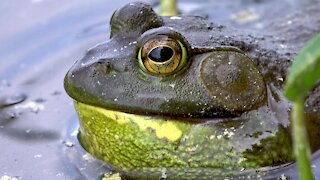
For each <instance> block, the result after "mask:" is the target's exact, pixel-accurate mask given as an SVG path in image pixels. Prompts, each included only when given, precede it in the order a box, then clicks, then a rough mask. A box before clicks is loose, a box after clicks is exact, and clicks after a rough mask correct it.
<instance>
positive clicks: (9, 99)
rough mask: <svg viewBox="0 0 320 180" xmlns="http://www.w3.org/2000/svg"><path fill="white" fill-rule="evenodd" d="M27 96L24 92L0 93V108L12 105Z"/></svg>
mask: <svg viewBox="0 0 320 180" xmlns="http://www.w3.org/2000/svg"><path fill="white" fill-rule="evenodd" d="M26 98H27V95H26V94H24V93H13V94H8V95H5V94H1V95H0V109H1V108H4V107H6V106H10V105H14V104H18V103H21V102H23V101H24V100H25V99H26Z"/></svg>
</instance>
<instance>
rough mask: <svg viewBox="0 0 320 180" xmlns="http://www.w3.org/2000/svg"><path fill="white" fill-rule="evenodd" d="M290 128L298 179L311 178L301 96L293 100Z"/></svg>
mask: <svg viewBox="0 0 320 180" xmlns="http://www.w3.org/2000/svg"><path fill="white" fill-rule="evenodd" d="M292 128H293V130H292V134H293V143H294V153H295V156H296V160H297V164H298V171H299V176H300V179H303V180H312V179H314V178H313V174H312V170H311V166H310V147H309V141H308V136H307V130H306V126H305V119H304V99H303V98H301V99H297V100H296V101H295V102H293V109H292Z"/></svg>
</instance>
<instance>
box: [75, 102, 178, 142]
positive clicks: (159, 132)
mask: <svg viewBox="0 0 320 180" xmlns="http://www.w3.org/2000/svg"><path fill="white" fill-rule="evenodd" d="M75 104H76V106H78V107H79V108H84V109H88V110H90V111H95V112H98V113H100V114H102V115H103V116H104V117H107V118H109V119H112V120H114V121H116V122H117V123H119V124H120V125H122V124H128V123H134V124H137V125H138V126H139V128H140V130H142V131H146V130H148V129H151V130H153V131H154V132H155V134H156V136H157V137H158V138H159V139H167V140H169V141H171V142H175V141H178V140H180V139H181V137H182V130H181V129H180V128H179V127H178V126H177V125H176V124H177V123H179V122H176V121H172V120H165V119H161V118H154V117H151V116H141V115H134V114H128V113H123V112H118V111H111V110H106V109H103V108H100V107H95V106H90V105H86V104H83V103H79V102H78V103H75Z"/></svg>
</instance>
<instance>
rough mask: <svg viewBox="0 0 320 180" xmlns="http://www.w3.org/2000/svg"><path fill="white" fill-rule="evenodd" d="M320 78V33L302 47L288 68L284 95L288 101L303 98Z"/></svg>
mask: <svg viewBox="0 0 320 180" xmlns="http://www.w3.org/2000/svg"><path fill="white" fill-rule="evenodd" d="M319 79H320V34H318V35H317V36H315V37H314V38H313V39H311V40H310V41H309V42H308V43H307V45H306V46H305V47H304V48H303V49H302V51H301V52H300V53H299V55H298V56H296V57H295V59H294V62H293V64H292V66H291V68H290V71H289V75H288V78H287V81H286V84H285V86H284V95H285V96H286V98H287V99H289V100H290V101H295V100H297V99H304V98H305V97H306V96H307V95H308V92H309V91H311V90H312V88H314V86H315V85H316V84H317V82H318V80H319Z"/></svg>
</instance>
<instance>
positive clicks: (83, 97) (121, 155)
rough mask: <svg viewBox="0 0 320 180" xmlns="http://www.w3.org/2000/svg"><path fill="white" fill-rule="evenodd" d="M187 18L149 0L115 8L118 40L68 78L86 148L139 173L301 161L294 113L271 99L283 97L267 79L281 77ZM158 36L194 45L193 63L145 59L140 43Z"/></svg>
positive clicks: (172, 174) (252, 168)
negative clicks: (155, 65) (147, 65)
mask: <svg viewBox="0 0 320 180" xmlns="http://www.w3.org/2000/svg"><path fill="white" fill-rule="evenodd" d="M140 12H142V13H140ZM180 21H185V22H180ZM180 21H178V20H175V19H174V18H173V19H170V18H162V17H159V16H158V15H156V13H154V12H153V10H152V9H151V8H150V6H148V5H145V4H142V3H132V4H129V5H126V6H125V7H123V8H121V9H119V10H117V11H116V12H115V13H114V15H113V16H112V19H111V38H110V40H108V41H107V42H105V43H101V44H98V45H97V46H96V47H94V48H92V49H90V50H89V51H88V52H87V54H86V55H85V56H84V58H83V59H81V60H80V61H78V62H77V63H76V64H75V65H74V66H73V67H72V68H71V70H70V71H69V72H68V74H67V75H66V78H65V88H66V91H67V93H68V94H69V95H70V96H71V97H72V98H73V99H74V100H75V106H76V110H77V112H78V114H79V119H80V134H79V140H80V142H81V144H82V146H83V147H84V148H85V149H86V150H87V151H88V152H90V153H91V154H93V155H94V156H96V157H97V158H99V159H102V160H104V161H105V162H106V163H107V164H109V165H111V166H112V167H113V168H114V169H115V170H116V171H120V172H122V173H124V174H126V175H128V176H129V177H131V178H138V179H143V178H150V177H154V178H158V177H164V176H166V178H167V179H175V178H177V177H179V179H181V178H182V177H184V178H185V179H195V178H197V179H206V178H209V179H210V177H211V178H212V177H213V176H215V177H224V176H244V177H248V174H249V175H253V176H255V177H256V176H259V175H261V174H259V173H257V172H256V170H257V169H259V168H263V167H270V166H273V167H276V166H278V165H282V164H285V163H290V162H292V161H293V156H292V149H291V140H290V135H289V133H288V132H287V129H286V128H287V125H288V124H286V120H288V119H286V120H283V119H281V120H279V116H277V113H275V112H273V109H272V107H271V106H270V102H275V101H277V102H279V99H280V101H282V100H283V99H282V96H281V94H280V93H279V92H278V91H277V88H276V86H269V85H266V83H270V82H271V81H272V78H269V77H267V76H264V75H265V74H261V73H260V72H259V71H260V69H259V68H257V67H256V65H255V61H252V60H251V59H250V58H249V57H247V56H246V55H245V54H246V53H245V51H244V50H245V49H246V48H245V47H244V48H243V47H242V48H241V47H236V46H233V47H231V46H222V45H217V44H214V43H211V44H210V43H209V42H207V41H205V40H204V37H206V38H207V37H208V35H206V36H205V35H204V34H205V33H204V32H206V31H208V30H210V31H211V30H212V28H211V29H210V28H208V24H206V22H205V21H204V20H203V19H200V18H198V19H197V18H194V17H186V18H185V19H181V20H180ZM195 21H196V22H195ZM181 23H182V24H184V25H185V26H181ZM195 25H196V26H197V27H195ZM219 28H220V29H221V27H217V29H219ZM213 29H214V30H217V29H215V28H213ZM212 31H213V30H212ZM195 32H197V33H195ZM159 34H161V35H163V34H164V35H167V36H170V37H172V38H175V39H177V40H179V41H180V42H181V43H182V44H183V45H184V47H185V49H186V52H187V63H186V65H185V66H184V67H183V68H181V70H179V71H178V72H175V73H173V74H171V75H168V76H154V75H152V74H149V73H147V72H145V71H144V70H143V68H141V64H139V63H138V58H137V52H138V51H139V49H140V48H141V47H142V46H143V44H144V43H145V42H146V41H147V40H148V39H150V38H153V37H156V36H157V35H159ZM195 34H198V36H197V35H195ZM195 39H196V40H197V42H196V43H195ZM244 169H245V170H244ZM262 174H263V173H262Z"/></svg>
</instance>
